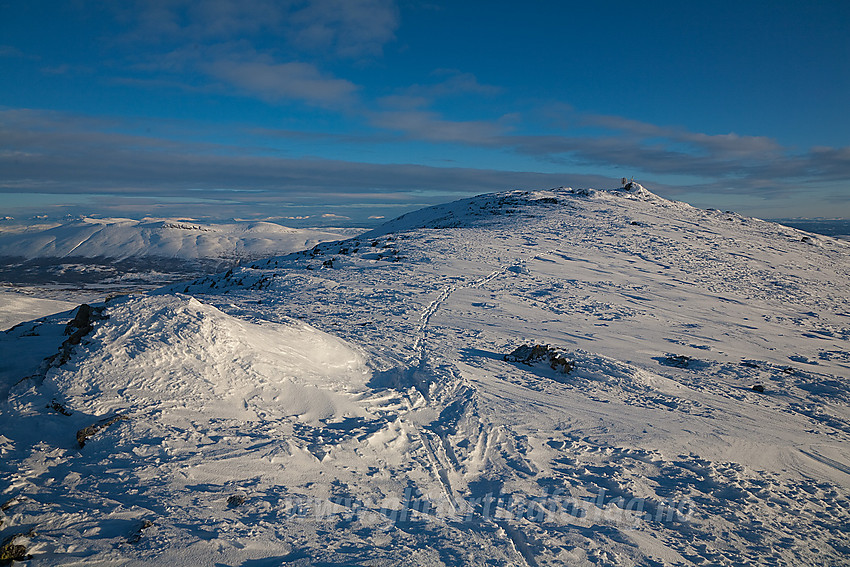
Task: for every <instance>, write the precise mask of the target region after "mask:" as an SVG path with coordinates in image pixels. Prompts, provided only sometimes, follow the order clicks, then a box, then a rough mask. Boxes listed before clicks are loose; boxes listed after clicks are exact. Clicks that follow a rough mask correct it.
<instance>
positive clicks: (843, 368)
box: [0, 187, 850, 567]
mask: <svg viewBox="0 0 850 567" xmlns="http://www.w3.org/2000/svg"><path fill="white" fill-rule="evenodd" d="M848 252H850V246H848V245H847V244H846V243H841V242H838V241H835V240H832V239H829V238H826V237H815V236H813V235H807V234H805V233H802V232H800V231H796V230H794V229H790V228H787V227H781V226H778V225H773V224H771V223H765V222H762V221H758V220H756V219H748V218H746V217H740V216H738V215H734V214H732V213H721V212H720V211H700V210H698V209H693V208H691V207H689V206H687V205H684V204H681V203H675V202H671V201H666V200H664V199H660V198H658V197H655V196H654V195H652V194H651V193H648V192H646V191H645V190H643V189H642V188H639V187H638V188H636V189H635V190H633V191H631V192H628V191H613V192H593V191H576V192H574V191H570V190H552V191H542V192H531V193H524V192H509V193H502V194H494V195H484V196H480V197H476V198H472V199H467V200H463V201H459V202H456V203H451V204H447V205H442V206H438V207H434V208H431V209H425V210H423V211H419V212H416V213H411V214H409V215H405V216H404V217H401V218H399V219H396V220H394V221H391V222H389V223H387V225H385V226H384V227H383V228H381V229H377V230H375V231H372V232H371V233H367V234H364V235H362V236H359V237H355V238H353V239H350V240H347V241H342V242H334V243H322V244H318V245H316V246H315V247H314V248H313V249H311V250H307V251H305V252H301V253H296V254H291V255H288V256H282V257H278V258H271V259H269V260H267V261H261V262H254V263H253V264H249V265H245V266H243V267H240V268H234V269H233V270H230V271H228V272H227V273H226V274H221V275H217V276H208V277H204V278H199V279H197V280H195V281H193V282H188V283H185V284H180V285H175V286H172V287H171V288H170V289H164V290H161V291H159V292H156V293H152V294H149V295H147V296H139V297H131V298H118V299H115V300H113V301H110V302H108V303H107V304H105V305H104V306H103V310H102V312H97V313H95V314H94V315H93V318H92V319H91V321H90V325H91V329H90V330H88V331H87V332H85V333H83V331H86V327H85V326H84V324H83V323H80V325H81V326H79V327H73V326H68V325H66V324H67V323H68V320H69V316H68V315H65V316H54V317H46V318H44V319H42V320H39V321H34V322H30V323H24V324H22V325H19V326H18V327H16V328H14V329H12V330H11V331H9V332H7V333H5V334H4V335H2V337H0V338H2V340H0V361H2V362H0V378H2V383H0V384H2V386H3V390H2V391H3V392H5V393H7V394H8V396H7V399H6V400H5V401H4V402H3V406H2V408H3V409H2V412H0V456H2V457H3V459H4V461H3V465H2V466H3V468H2V471H3V475H4V478H5V479H7V480H5V482H4V484H0V491H2V495H3V498H2V499H3V500H5V502H0V511H2V514H0V519H2V520H3V523H0V530H2V532H0V536H2V537H4V538H5V537H11V536H13V535H15V536H16V539H15V541H17V542H20V543H22V544H25V545H26V546H27V548H28V550H29V551H30V552H31V553H32V554H33V555H34V556H36V557H37V560H38V563H39V564H45V565H64V564H73V563H75V562H88V563H102V564H105V563H110V562H115V563H123V564H128V565H134V564H140V563H144V562H147V561H150V560H153V561H155V562H156V563H170V564H176V565H190V564H199V563H200V564H222V565H250V564H275V565H277V564H283V565H286V564H293V565H311V564H318V565H351V564H363V565H367V564H368V565H398V564H410V565H434V566H437V565H484V564H487V565H505V566H507V565H524V566H529V567H535V566H544V565H611V566H615V565H616V566H620V565H626V566H629V565H652V566H661V565H669V566H672V565H689V564H710V565H767V564H770V565H821V564H830V563H831V564H839V563H841V562H842V561H844V560H845V558H846V556H847V554H848V553H850V536H848V532H847V528H846V526H848V525H850V511H848V510H850V506H849V504H850V463H848V462H847V456H846V455H847V447H848V443H850V394H848V388H850V382H848V378H847V370H848V369H850V344H848V343H850V318H848V315H847V314H848V313H850V299H848V298H850V289H848V277H850V266H848V264H847V258H848ZM72 316H73V315H72ZM75 329H76V330H79V329H82V330H80V333H82V337H81V338H79V339H78V340H77V339H75V340H77V342H73V341H72V337H74V336H76V335H75V334H74V332H75ZM78 334H79V333H78ZM534 343H537V344H550V345H553V346H554V347H557V348H558V349H560V350H559V351H558V352H562V353H564V356H568V357H570V358H571V360H572V362H573V364H574V368H573V370H571V371H570V372H568V373H563V372H560V371H558V370H555V369H553V368H552V367H550V365H549V363H548V362H547V361H541V362H533V361H529V362H528V363H527V364H526V363H522V362H517V363H512V362H506V361H505V360H504V359H503V356H504V355H505V354H508V353H510V352H511V351H512V350H513V349H514V348H516V347H517V346H520V345H521V344H534ZM57 349H59V350H57ZM57 353H58V354H57ZM755 384H761V385H763V386H764V387H765V391H764V392H763V393H759V392H756V391H754V390H753V389H752V386H753V385H755ZM121 417H123V418H126V419H120V418H121ZM106 424H108V425H106ZM87 426H96V427H94V429H93V433H92V434H91V436H90V437H87V438H86V439H85V444H84V446H83V447H82V448H81V447H80V446H79V443H78V439H77V438H75V433H76V432H77V431H82V430H83V428H85V427H87ZM30 528H32V529H34V531H33V532H31V531H30Z"/></svg>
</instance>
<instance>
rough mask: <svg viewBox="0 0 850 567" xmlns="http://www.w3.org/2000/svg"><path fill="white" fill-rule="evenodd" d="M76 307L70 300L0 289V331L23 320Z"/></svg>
mask: <svg viewBox="0 0 850 567" xmlns="http://www.w3.org/2000/svg"><path fill="white" fill-rule="evenodd" d="M74 307H76V305H74V304H73V303H70V302H68V301H57V300H55V299H43V298H40V297H30V296H28V295H25V294H22V293H15V292H11V291H0V331H2V330H6V329H8V328H9V327H14V326H15V325H17V324H18V323H21V322H23V321H31V320H33V319H37V318H39V317H44V316H45V315H52V314H53V313H58V312H60V311H70V310H71V309H73V308H74Z"/></svg>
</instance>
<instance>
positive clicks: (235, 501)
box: [227, 494, 247, 508]
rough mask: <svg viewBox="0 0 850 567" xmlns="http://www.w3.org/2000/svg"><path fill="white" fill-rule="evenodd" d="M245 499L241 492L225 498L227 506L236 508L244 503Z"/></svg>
mask: <svg viewBox="0 0 850 567" xmlns="http://www.w3.org/2000/svg"><path fill="white" fill-rule="evenodd" d="M245 500H247V499H246V498H245V496H243V495H242V494H234V495H233V496H231V497H230V498H228V499H227V507H228V508H236V507H238V506H241V505H242V504H244V503H245Z"/></svg>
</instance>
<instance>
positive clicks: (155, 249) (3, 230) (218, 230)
mask: <svg viewBox="0 0 850 567" xmlns="http://www.w3.org/2000/svg"><path fill="white" fill-rule="evenodd" d="M357 232H362V231H359V230H356V229H354V230H349V229H328V230H319V229H304V228H289V227H286V226H282V225H279V224H275V223H271V222H234V223H229V224H208V223H198V222H196V221H192V220H185V219H151V218H146V219H143V220H140V221H139V220H133V219H121V218H90V217H83V218H81V219H77V220H73V221H69V222H65V223H61V224H58V225H53V224H47V225H44V224H42V225H34V226H32V227H27V226H26V225H19V224H14V223H4V224H0V257H4V256H6V257H19V258H56V257H78V258H111V259H115V260H124V259H127V258H138V257H156V258H172V259H182V260H201V259H231V260H234V259H235V260H238V259H245V258H249V259H250V258H259V257H268V256H273V255H275V254H282V253H289V252H292V251H295V250H301V249H303V248H309V247H311V246H314V245H316V244H317V243H319V242H323V241H327V240H338V239H340V238H345V237H346V236H351V235H352V234H355V233H357Z"/></svg>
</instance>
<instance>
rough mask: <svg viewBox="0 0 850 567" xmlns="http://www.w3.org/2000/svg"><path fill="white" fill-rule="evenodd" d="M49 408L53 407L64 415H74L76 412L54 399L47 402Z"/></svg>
mask: <svg viewBox="0 0 850 567" xmlns="http://www.w3.org/2000/svg"><path fill="white" fill-rule="evenodd" d="M47 408H48V409H52V410H53V411H55V412H56V413H61V414H62V415H73V413H74V412H72V411H71V410H69V409H68V408H66V407H65V406H63V405H62V404H60V403H59V402H57V401H56V400H53V401H52V402H51V403H49V404H47Z"/></svg>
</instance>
